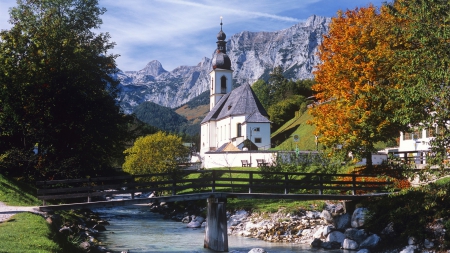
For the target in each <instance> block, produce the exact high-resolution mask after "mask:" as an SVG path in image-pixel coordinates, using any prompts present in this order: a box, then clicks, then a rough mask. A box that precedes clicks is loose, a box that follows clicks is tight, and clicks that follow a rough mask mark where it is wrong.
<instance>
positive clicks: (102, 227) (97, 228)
mask: <svg viewBox="0 0 450 253" xmlns="http://www.w3.org/2000/svg"><path fill="white" fill-rule="evenodd" d="M92 228H93V229H95V230H97V231H106V228H105V226H103V225H100V224H97V225H94V226H93V227H92Z"/></svg>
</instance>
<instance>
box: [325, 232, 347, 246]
mask: <svg viewBox="0 0 450 253" xmlns="http://www.w3.org/2000/svg"><path fill="white" fill-rule="evenodd" d="M344 240H345V235H344V234H343V233H342V232H339V231H334V232H331V233H329V234H328V236H327V239H326V240H325V241H326V242H338V243H339V244H341V243H342V242H344Z"/></svg>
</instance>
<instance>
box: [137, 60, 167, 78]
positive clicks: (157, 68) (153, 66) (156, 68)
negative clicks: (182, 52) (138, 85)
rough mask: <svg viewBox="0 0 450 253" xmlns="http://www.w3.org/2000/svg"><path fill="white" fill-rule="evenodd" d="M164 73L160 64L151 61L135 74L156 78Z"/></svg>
mask: <svg viewBox="0 0 450 253" xmlns="http://www.w3.org/2000/svg"><path fill="white" fill-rule="evenodd" d="M165 72H167V70H165V69H164V68H163V67H162V65H161V63H160V62H159V61H157V60H153V61H151V62H149V63H147V65H146V66H145V67H144V68H143V69H141V70H139V71H138V72H137V73H138V74H141V75H148V76H154V77H157V76H159V75H161V74H162V73H165Z"/></svg>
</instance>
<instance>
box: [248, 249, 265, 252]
mask: <svg viewBox="0 0 450 253" xmlns="http://www.w3.org/2000/svg"><path fill="white" fill-rule="evenodd" d="M248 253H267V251H265V250H264V249H263V248H253V249H251V250H250V251H249V252H248Z"/></svg>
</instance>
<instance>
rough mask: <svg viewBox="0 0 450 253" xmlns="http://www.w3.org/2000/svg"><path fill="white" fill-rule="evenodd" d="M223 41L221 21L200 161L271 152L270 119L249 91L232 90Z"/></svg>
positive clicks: (231, 78) (202, 129)
mask: <svg viewBox="0 0 450 253" xmlns="http://www.w3.org/2000/svg"><path fill="white" fill-rule="evenodd" d="M225 39H226V35H225V33H224V32H223V31H222V20H221V22H220V32H219V33H218V34H217V50H216V52H215V54H214V57H213V60H212V70H211V72H210V111H209V113H208V114H207V115H206V117H205V118H204V119H203V121H202V122H201V136H200V138H201V139H200V156H201V157H202V158H203V157H205V155H207V154H212V153H213V152H214V153H219V152H230V151H231V152H232V153H235V154H238V153H237V152H242V153H248V152H252V151H253V152H255V151H257V150H267V149H269V148H270V123H271V122H270V120H269V115H268V114H267V111H266V110H265V109H264V107H263V106H262V104H261V102H260V101H259V100H258V98H257V97H256V95H255V93H254V92H253V90H252V88H251V87H250V85H249V84H243V85H241V86H240V87H238V88H236V89H234V90H232V83H233V82H232V81H233V70H232V69H231V60H230V58H229V57H228V55H227V54H226V41H225ZM249 141H250V142H251V143H250V142H249ZM244 146H245V147H244ZM255 155H256V154H255ZM255 155H254V156H255ZM239 156H241V154H239ZM251 160H252V158H251V156H250V162H251ZM255 165H256V164H255Z"/></svg>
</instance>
